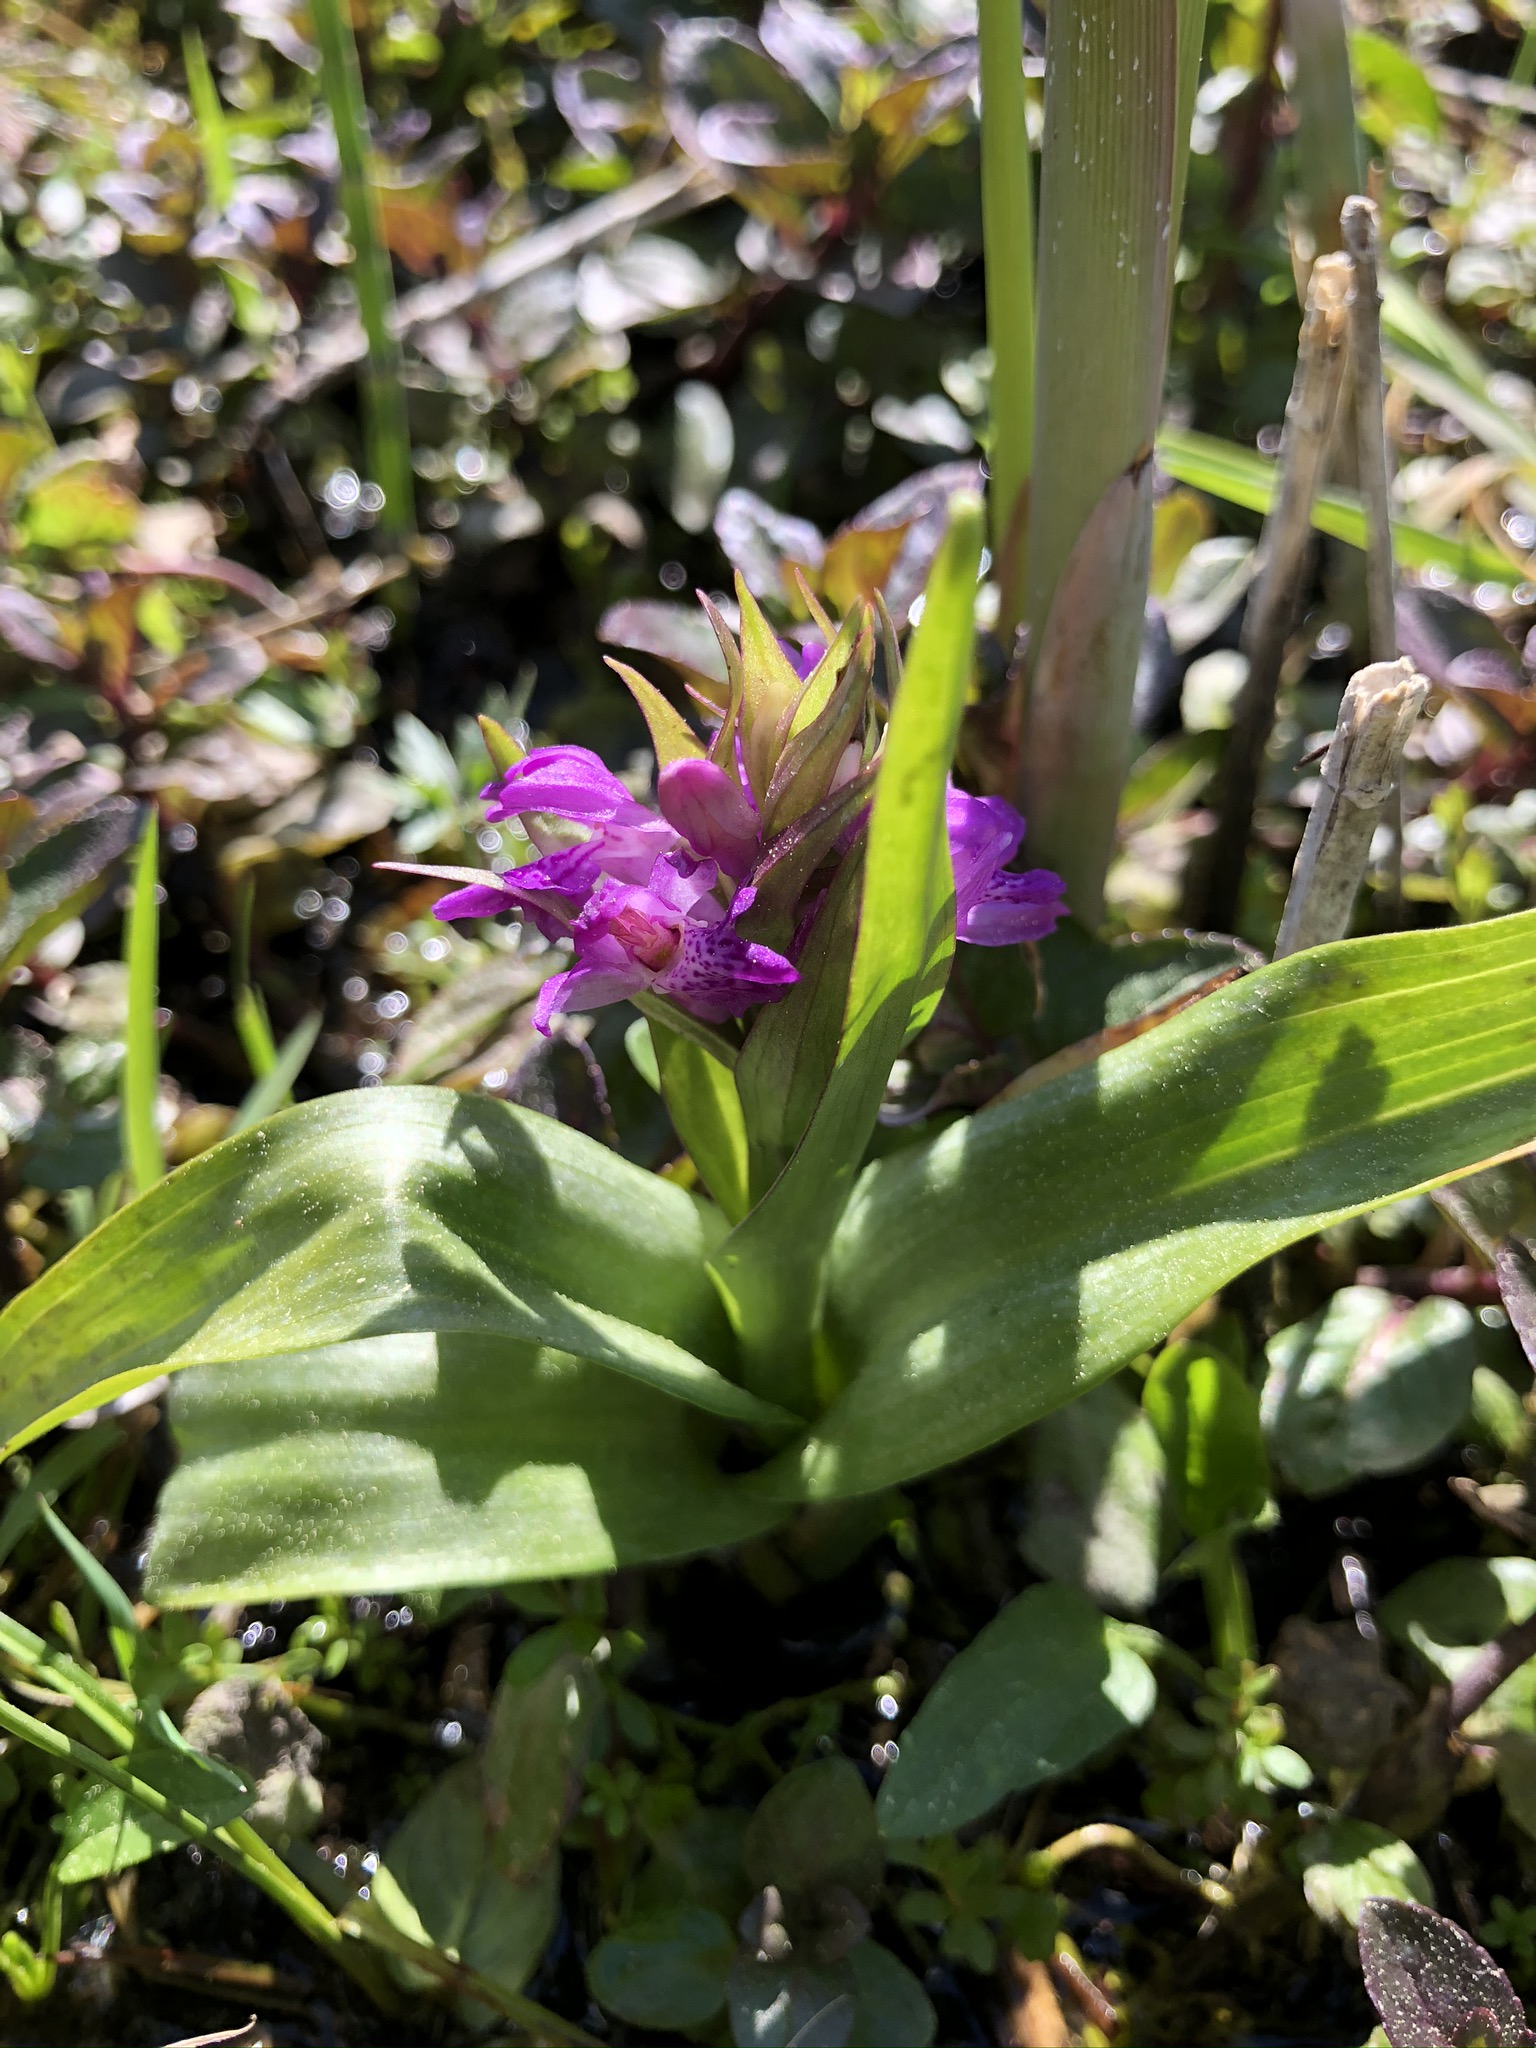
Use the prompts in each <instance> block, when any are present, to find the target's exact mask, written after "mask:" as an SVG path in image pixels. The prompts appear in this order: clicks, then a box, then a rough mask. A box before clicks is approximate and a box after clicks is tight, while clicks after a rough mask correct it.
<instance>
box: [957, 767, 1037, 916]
mask: <svg viewBox="0 0 1536 2048" xmlns="http://www.w3.org/2000/svg"><path fill="white" fill-rule="evenodd" d="M945 820H946V822H947V824H948V826H949V857H950V861H951V863H952V865H953V867H954V871H955V924H956V928H957V930H958V931H959V932H960V933H961V934H962V935H963V933H964V927H965V925H966V922H967V919H968V918H969V915H970V912H971V911H972V909H974V907H975V906H976V904H978V903H979V902H980V901H981V899H982V897H983V895H984V894H985V893H986V890H987V888H988V885H989V884H990V883H991V881H992V878H993V876H994V875H995V874H996V873H997V872H998V870H999V869H1000V868H1005V867H1006V866H1007V865H1008V863H1009V861H1011V860H1012V859H1013V856H1014V855H1015V854H1016V853H1017V852H1018V850H1019V847H1020V846H1021V845H1022V844H1023V840H1024V820H1023V819H1022V818H1021V817H1020V815H1019V813H1018V812H1017V811H1016V810H1015V809H1014V808H1013V805H1012V804H1010V803H1005V802H1004V801H1003V799H1002V798H1001V797H1000V796H967V795H966V794H965V792H964V791H963V790H959V789H956V788H955V787H954V786H953V785H951V786H950V790H949V794H948V796H947V798H946V800H945ZM999 943H1001V942H999Z"/></svg>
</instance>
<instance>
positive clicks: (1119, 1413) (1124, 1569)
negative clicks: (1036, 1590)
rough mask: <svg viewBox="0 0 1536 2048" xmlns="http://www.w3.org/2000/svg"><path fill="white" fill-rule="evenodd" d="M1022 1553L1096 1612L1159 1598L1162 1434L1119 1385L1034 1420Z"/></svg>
mask: <svg viewBox="0 0 1536 2048" xmlns="http://www.w3.org/2000/svg"><path fill="white" fill-rule="evenodd" d="M1028 1457H1029V1476H1028V1479H1027V1481H1026V1491H1025V1517H1024V1527H1023V1531H1022V1534H1021V1535H1020V1537H1019V1548H1020V1550H1021V1551H1022V1552H1023V1554H1024V1558H1025V1561H1026V1562H1027V1563H1028V1564H1030V1565H1032V1566H1033V1568H1034V1569H1035V1570H1036V1571H1037V1572H1039V1573H1040V1574H1041V1575H1042V1577H1044V1578H1050V1579H1063V1580H1065V1581H1066V1583H1067V1584H1068V1585H1071V1586H1076V1587H1077V1588H1078V1590H1079V1591H1080V1592H1083V1593H1086V1594H1087V1595H1088V1597H1089V1598H1090V1599H1091V1600H1092V1601H1093V1602H1094V1603H1095V1605H1096V1606H1099V1607H1108V1608H1110V1609H1112V1610H1114V1611H1115V1612H1118V1613H1123V1614H1140V1613H1141V1612H1142V1611H1143V1610H1144V1609H1146V1608H1148V1607H1150V1606H1151V1604H1152V1602H1153V1600H1154V1599H1155V1598H1156V1597H1157V1581H1158V1570H1159V1566H1160V1564H1161V1561H1162V1560H1161V1551H1162V1523H1163V1495H1164V1488H1165V1484H1166V1476H1167V1467H1166V1460H1165V1459H1164V1456H1163V1447H1162V1445H1161V1444H1160V1443H1159V1442H1158V1440H1157V1431H1156V1430H1155V1429H1154V1428H1153V1427H1152V1424H1151V1423H1150V1422H1149V1421H1148V1419H1147V1417H1146V1416H1145V1415H1143V1414H1142V1412H1141V1410H1140V1408H1138V1407H1137V1405H1136V1403H1135V1402H1134V1401H1133V1400H1132V1399H1131V1397H1130V1395H1129V1394H1128V1393H1126V1392H1125V1390H1124V1388H1123V1387H1122V1386H1121V1385H1120V1384H1119V1383H1118V1382H1116V1381H1109V1382H1107V1383H1106V1384H1105V1385H1104V1386H1102V1387H1095V1388H1094V1389H1093V1390H1092V1391H1091V1392H1090V1393H1087V1394H1084V1395H1083V1396H1082V1397H1081V1399H1079V1400H1076V1401H1069V1402H1068V1403H1067V1405H1066V1407H1065V1408H1060V1409H1058V1410H1057V1411H1056V1413H1055V1414H1054V1415H1048V1416H1046V1418H1045V1419H1044V1421H1043V1422H1038V1423H1036V1425H1035V1427H1034V1429H1033V1430H1032V1431H1031V1432H1030V1437H1029V1452H1028Z"/></svg>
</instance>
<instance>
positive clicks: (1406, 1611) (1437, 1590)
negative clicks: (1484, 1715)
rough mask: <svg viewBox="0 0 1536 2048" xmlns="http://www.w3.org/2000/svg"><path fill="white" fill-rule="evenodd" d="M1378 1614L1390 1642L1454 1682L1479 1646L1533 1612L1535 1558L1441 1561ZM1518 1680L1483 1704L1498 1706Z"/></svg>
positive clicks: (1535, 1607)
mask: <svg viewBox="0 0 1536 2048" xmlns="http://www.w3.org/2000/svg"><path fill="white" fill-rule="evenodd" d="M1378 1612H1379V1614H1380V1617H1381V1625H1382V1627H1383V1628H1384V1629H1385V1630H1386V1631H1387V1633H1388V1635H1390V1636H1391V1638H1392V1640H1393V1641H1394V1642H1397V1643H1402V1644H1404V1645H1411V1646H1412V1648H1414V1649H1415V1650H1417V1651H1418V1652H1419V1654H1420V1656H1421V1657H1423V1658H1424V1659H1425V1660H1426V1661H1427V1662H1428V1663H1429V1664H1430V1665H1431V1666H1432V1667H1433V1669H1434V1670H1435V1671H1436V1672H1437V1673H1438V1674H1439V1675H1440V1677H1442V1678H1445V1679H1448V1680H1451V1681H1453V1682H1454V1680H1455V1679H1456V1677H1457V1676H1458V1675H1459V1673H1460V1672H1461V1670H1462V1669H1463V1667H1464V1666H1465V1665H1466V1664H1467V1663H1468V1661H1469V1660H1470V1659H1471V1658H1472V1657H1473V1656H1474V1655H1475V1654H1476V1652H1477V1651H1478V1650H1479V1649H1480V1648H1481V1647H1482V1645H1483V1644H1484V1643H1488V1642H1492V1640H1493V1638H1494V1637H1495V1636H1496V1635H1499V1634H1500V1633H1502V1631H1503V1630H1504V1629H1506V1628H1511V1627H1514V1626H1516V1625H1517V1624H1518V1623H1520V1622H1522V1621H1528V1620H1529V1619H1530V1617H1531V1616H1532V1615H1533V1614H1536V1558H1529V1557H1442V1558H1440V1559H1438V1560H1437V1561H1436V1562H1435V1563H1434V1564H1431V1565H1426V1566H1425V1568H1424V1569H1423V1571H1421V1572H1415V1573H1414V1575H1413V1577H1412V1578H1411V1579H1407V1580H1405V1581H1404V1583H1403V1584H1402V1585H1401V1586H1398V1587H1396V1588H1394V1590H1393V1591H1392V1592H1391V1593H1389V1594H1388V1595H1387V1597H1386V1599H1385V1600H1383V1601H1382V1603H1381V1606H1380V1608H1379V1610H1378ZM1524 1668H1525V1669H1526V1670H1527V1671H1529V1670H1530V1667H1529V1666H1526V1667H1524ZM1518 1677H1519V1674H1518V1673H1517V1674H1516V1677H1515V1678H1513V1679H1508V1680H1506V1681H1505V1684H1504V1685H1503V1686H1500V1688H1499V1690H1498V1692H1496V1693H1494V1695H1493V1697H1492V1698H1491V1699H1490V1700H1489V1702H1488V1706H1489V1707H1495V1708H1497V1707H1498V1705H1499V1704H1500V1701H1501V1695H1502V1694H1504V1693H1505V1692H1506V1690H1507V1689H1508V1688H1509V1687H1510V1686H1512V1685H1514V1684H1516V1683H1517V1681H1518ZM1531 1677H1532V1678H1533V1679H1536V1672H1531ZM1482 1711H1484V1712H1486V1711H1487V1710H1486V1708H1485V1709H1483V1710H1482Z"/></svg>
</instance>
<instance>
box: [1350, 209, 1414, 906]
mask: <svg viewBox="0 0 1536 2048" xmlns="http://www.w3.org/2000/svg"><path fill="white" fill-rule="evenodd" d="M1341 219H1342V225H1343V229H1344V247H1345V249H1346V250H1347V251H1348V253H1349V260H1350V262H1351V264H1352V265H1353V266H1354V274H1355V276H1354V290H1353V292H1352V293H1351V295H1350V301H1349V359H1350V363H1351V365H1352V367H1353V372H1354V400H1355V406H1354V411H1355V457H1356V463H1357V466H1358V468H1359V471H1360V496H1361V500H1362V502H1363V504H1364V507H1365V540H1366V548H1365V595H1366V609H1367V613H1368V617H1369V622H1370V636H1371V659H1372V661H1395V660H1396V659H1397V570H1396V565H1395V564H1394V562H1393V559H1392V499H1391V488H1392V485H1391V466H1390V461H1389V458H1388V454H1387V424H1386V411H1385V397H1386V393H1385V388H1384V382H1383V378H1382V370H1381V286H1380V284H1379V283H1378V282H1377V276H1376V250H1377V242H1378V235H1379V231H1380V227H1381V215H1380V214H1379V213H1378V212H1377V210H1376V207H1375V205H1374V204H1373V202H1372V201H1371V200H1369V199H1366V198H1363V197H1361V195H1360V194H1359V193H1355V194H1353V195H1352V196H1351V197H1350V198H1348V199H1346V200H1345V202H1344V210H1343V214H1342V216H1341ZM1386 822H1387V824H1388V826H1389V827H1390V829H1391V833H1392V855H1391V874H1390V881H1389V885H1388V902H1389V914H1390V915H1391V916H1392V918H1393V920H1394V921H1400V920H1401V914H1402V903H1403V790H1402V784H1401V782H1400V781H1399V782H1396V783H1394V784H1393V788H1392V801H1391V804H1390V806H1389V810H1388V816H1387V821H1386Z"/></svg>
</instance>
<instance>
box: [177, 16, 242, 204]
mask: <svg viewBox="0 0 1536 2048" xmlns="http://www.w3.org/2000/svg"><path fill="white" fill-rule="evenodd" d="M181 49H182V56H183V59H184V60H185V63H186V67H187V97H188V99H190V100H191V102H192V118H193V119H194V120H195V121H196V123H197V140H198V147H199V148H200V149H201V150H202V152H203V182H204V184H205V185H206V187H207V191H208V204H209V205H210V206H211V207H212V208H213V210H214V212H215V213H224V212H225V211H226V210H227V209H228V206H229V202H230V200H231V199H233V198H234V196H235V171H234V165H233V163H232V161H231V159H230V154H229V125H228V123H227V122H226V121H225V119H224V106H223V102H222V101H221V100H220V98H219V89H218V87H217V86H216V85H215V84H214V82H213V73H212V71H210V70H209V68H208V53H207V51H206V50H205V49H204V48H203V39H202V37H201V36H200V35H199V34H198V32H197V30H196V29H195V28H189V29H186V30H185V31H184V32H183V34H182V38H181Z"/></svg>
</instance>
